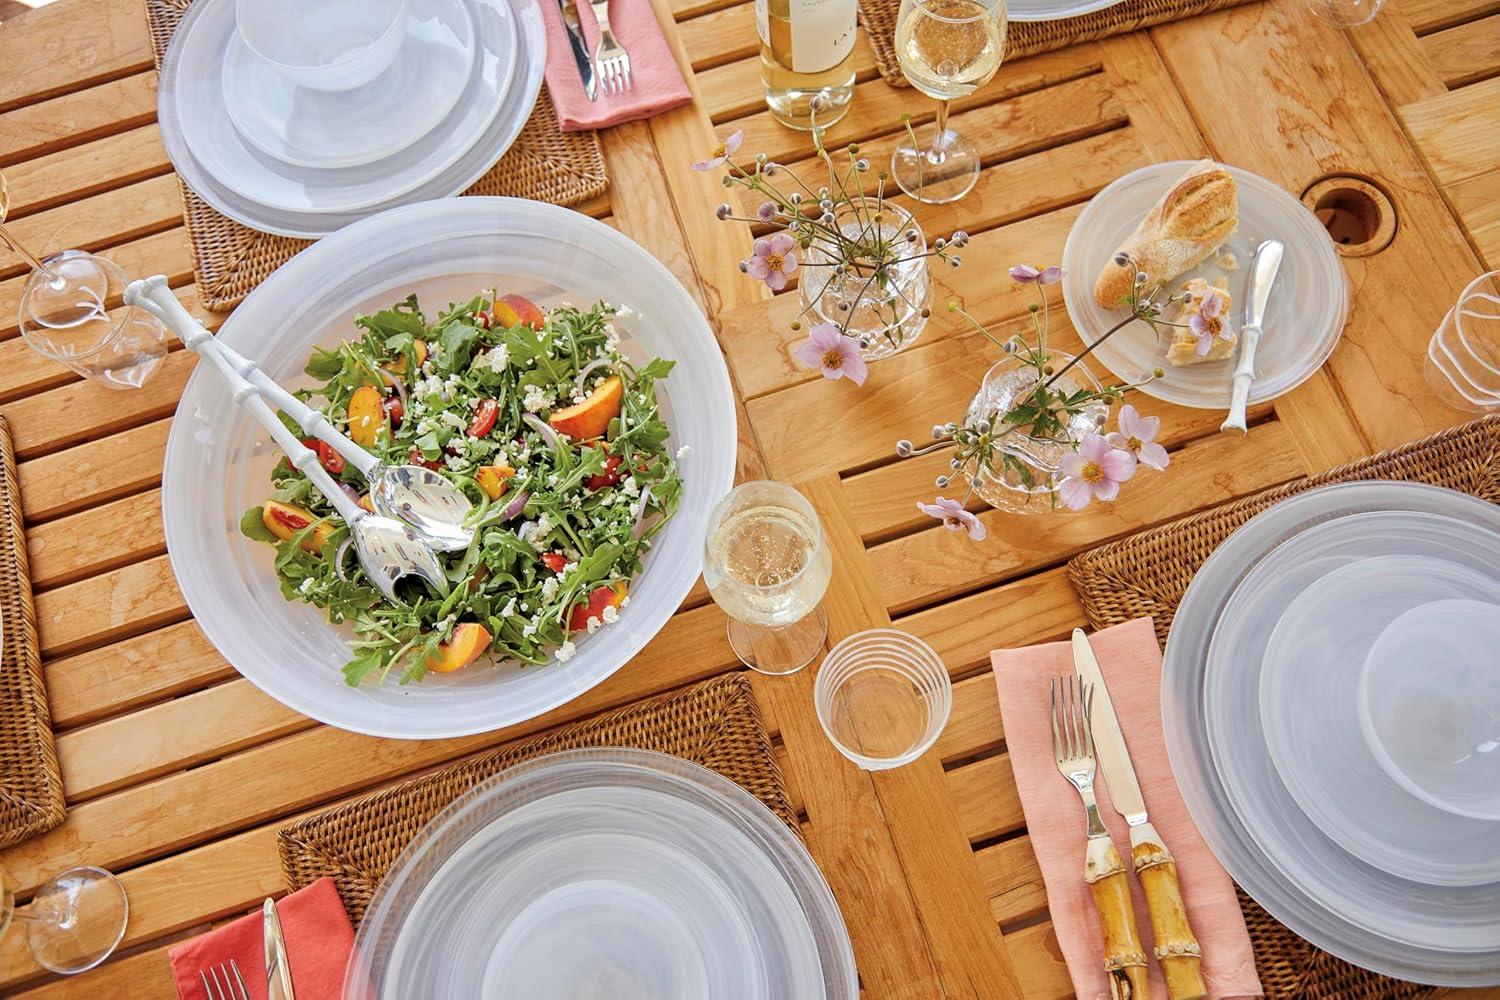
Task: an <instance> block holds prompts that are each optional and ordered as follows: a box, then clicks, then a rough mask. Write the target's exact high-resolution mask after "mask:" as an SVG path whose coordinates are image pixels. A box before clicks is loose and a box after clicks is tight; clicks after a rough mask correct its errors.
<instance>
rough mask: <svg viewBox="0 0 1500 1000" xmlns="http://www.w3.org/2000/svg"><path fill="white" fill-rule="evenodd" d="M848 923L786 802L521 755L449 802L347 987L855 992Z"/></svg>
mask: <svg viewBox="0 0 1500 1000" xmlns="http://www.w3.org/2000/svg"><path fill="white" fill-rule="evenodd" d="M858 994H859V985H858V979H857V976H856V974H855V969H854V955H853V951H852V950H851V948H850V945H849V937H848V933H847V931H846V930H845V927H844V922H843V918H842V917H841V916H840V915H839V910H838V906H837V904H836V903H835V902H834V899H833V895H832V893H831V892H830V891H829V889H828V885H827V883H826V882H824V880H823V877H822V875H821V874H820V873H819V872H818V869H817V867H816V866H815V865H814V864H813V861H812V858H811V856H809V855H808V853H807V849H806V848H805V847H803V846H802V843H801V841H799V840H798V839H797V838H796V837H795V836H794V835H793V834H792V832H791V831H790V830H789V829H787V827H786V826H785V824H783V823H782V822H781V820H779V819H778V818H777V817H776V816H775V814H773V813H772V812H771V811H770V810H769V809H767V808H766V807H765V806H764V805H762V804H761V803H760V802H759V801H757V800H756V799H754V798H753V797H751V796H750V795H749V793H747V792H745V791H744V790H743V789H741V788H740V787H739V786H737V785H735V784H734V783H732V782H730V781H728V780H726V779H725V778H723V777H720V776H719V775H717V774H715V773H713V772H712V771H709V770H707V769H705V768H702V767H699V766H698V765H697V764H692V763H689V762H688V761H685V760H681V759H679V758H676V757H670V756H667V755H665V754H659V753H652V752H649V751H645V750H630V749H602V750H574V751H568V752H564V753H559V754H553V755H551V756H548V757H543V758H541V759H539V760H536V761H532V762H529V763H526V764H521V765H519V766H517V767H515V768H512V769H511V770H508V771H505V772H503V773H502V774H499V775H497V776H496V777H495V778H493V779H491V780H490V781H488V782H485V783H484V784H482V785H480V786H478V787H477V788H475V789H474V790H473V791H472V792H470V793H468V794H467V795H465V796H464V797H463V798H462V799H459V800H458V801H457V802H455V803H454V804H453V805H451V806H449V807H448V808H447V809H446V810H445V811H444V812H443V813H441V814H440V815H439V816H438V817H437V818H435V819H434V820H433V821H432V822H431V823H429V824H428V825H427V827H426V828H425V829H424V830H423V832H422V834H421V835H420V836H419V837H418V838H417V839H416V840H415V841H414V842H413V843H412V845H411V846H410V847H408V848H407V849H406V851H405V852H404V853H403V854H402V855H401V857H400V858H399V859H397V861H396V863H395V865H394V866H393V867H392V869H391V871H390V873H389V874H388V875H387V876H386V877H385V879H384V880H383V881H382V882H381V884H380V888H379V889H378V890H377V891H376V894H375V898H374V899H373V900H372V901H371V903H370V907H369V909H368V911H367V912H366V916H365V919H364V922H363V923H362V924H361V925H360V929H359V934H358V936H357V937H356V939H355V947H354V953H353V955H352V956H351V958H350V965H349V974H348V975H347V976H346V977H345V983H344V995H345V996H346V997H349V998H356V997H357V998H359V1000H372V998H392V1000H405V998H408V997H416V996H442V997H553V998H558V1000H564V998H570V997H576V998H580V1000H582V998H593V997H609V998H611V1000H636V998H639V1000H646V998H651V1000H782V998H790V997H796V998H798V1000H823V998H829V1000H835V998H836V1000H853V998H855V997H857V996H858Z"/></svg>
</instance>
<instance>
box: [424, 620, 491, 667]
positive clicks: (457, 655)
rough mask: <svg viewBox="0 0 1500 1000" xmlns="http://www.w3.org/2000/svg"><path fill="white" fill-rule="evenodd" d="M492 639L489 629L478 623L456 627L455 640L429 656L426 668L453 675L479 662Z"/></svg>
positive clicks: (446, 643)
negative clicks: (476, 661)
mask: <svg viewBox="0 0 1500 1000" xmlns="http://www.w3.org/2000/svg"><path fill="white" fill-rule="evenodd" d="M492 638H493V637H492V636H491V635H490V631H489V629H487V628H485V627H484V626H483V625H480V624H479V623H478V622H463V623H462V624H459V625H457V626H455V627H454V629H453V638H451V639H449V640H448V641H447V642H444V643H441V644H439V645H438V648H437V649H436V651H434V652H432V653H429V654H427V661H426V664H425V666H426V667H427V669H428V670H431V671H434V672H436V673H439V674H451V673H453V671H455V670H459V669H461V668H463V667H467V666H468V665H469V664H471V663H473V662H474V661H475V660H477V659H478V658H479V654H480V653H483V652H484V651H485V650H486V649H488V648H489V646H490V641H491V639H492Z"/></svg>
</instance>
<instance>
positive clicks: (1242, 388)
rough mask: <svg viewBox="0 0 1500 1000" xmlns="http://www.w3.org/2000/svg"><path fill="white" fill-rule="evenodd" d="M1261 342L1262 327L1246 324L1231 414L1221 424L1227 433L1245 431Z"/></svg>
mask: <svg viewBox="0 0 1500 1000" xmlns="http://www.w3.org/2000/svg"><path fill="white" fill-rule="evenodd" d="M1259 344H1260V327H1258V326H1246V327H1245V328H1244V329H1242V330H1241V331H1240V360H1239V364H1238V365H1236V366H1235V369H1234V382H1233V385H1232V386H1231V389H1230V399H1229V416H1227V417H1225V418H1224V422H1223V423H1222V424H1220V425H1219V430H1220V431H1222V432H1224V433H1226V434H1230V433H1234V434H1244V433H1245V408H1246V406H1247V405H1248V404H1249V402H1250V383H1251V382H1253V381H1255V349H1256V347H1257V346H1259Z"/></svg>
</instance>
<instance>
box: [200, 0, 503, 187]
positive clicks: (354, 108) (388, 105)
mask: <svg viewBox="0 0 1500 1000" xmlns="http://www.w3.org/2000/svg"><path fill="white" fill-rule="evenodd" d="M473 68H474V18H473V16H472V15H471V14H470V13H469V7H468V3H467V2H466V0H409V2H408V4H407V26H406V37H405V40H404V41H403V42H402V43H401V49H400V51H399V52H398V53H397V54H396V59H395V61H394V62H393V63H392V64H391V66H390V68H389V69H387V70H386V71H385V72H384V73H382V74H380V76H378V77H376V78H375V79H374V80H372V81H371V82H369V83H367V84H365V85H364V86H362V87H356V88H354V89H353V90H341V91H322V90H312V89H310V88H307V87H299V86H297V85H296V84H295V83H293V82H291V81H290V80H288V79H287V78H286V77H285V76H283V75H281V74H280V73H278V72H277V71H276V68H275V67H274V66H272V65H271V64H270V63H268V62H266V61H265V60H264V59H262V58H260V57H259V56H257V55H256V54H255V53H254V52H252V51H251V49H250V46H248V45H246V44H245V41H244V39H243V38H242V37H240V35H239V33H238V32H236V33H235V34H234V36H233V37H232V38H231V39H230V41H229V52H228V56H227V58H226V59H225V62H224V71H223V81H224V82H223V86H224V107H225V109H226V110H227V111H228V112H229V117H230V120H231V121H232V122H233V123H234V127H235V128H236V129H237V130H238V131H239V133H240V135H241V136H242V137H243V138H244V139H245V141H246V142H248V143H250V145H252V146H254V147H255V148H256V149H258V150H260V151H261V152H262V153H265V154H266V155H267V156H270V157H271V158H272V159H275V160H279V161H281V162H283V163H291V164H295V165H297V166H303V167H314V168H318V169H324V170H326V169H330V168H335V167H356V166H359V165H361V164H365V163H371V162H374V161H375V160H379V159H382V158H384V157H387V156H390V155H392V154H394V153H397V152H400V151H401V150H403V149H406V148H407V147H408V146H410V145H412V144H413V143H414V142H416V141H417V140H418V139H420V138H422V137H423V136H424V135H426V134H427V133H428V132H431V131H432V130H433V128H434V127H435V126H436V125H437V124H438V123H439V122H441V121H442V120H443V119H444V118H446V117H447V116H448V112H450V111H452V110H453V106H454V105H455V104H457V103H458V99H459V97H460V96H461V95H462V94H463V92H464V89H465V87H466V85H467V83H468V81H469V77H470V76H471V75H472V70H473Z"/></svg>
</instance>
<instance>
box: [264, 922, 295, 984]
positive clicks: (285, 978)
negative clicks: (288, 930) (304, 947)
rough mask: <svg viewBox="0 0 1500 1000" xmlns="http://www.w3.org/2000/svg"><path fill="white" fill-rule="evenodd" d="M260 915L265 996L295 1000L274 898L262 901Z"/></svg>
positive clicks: (290, 970) (284, 940)
mask: <svg viewBox="0 0 1500 1000" xmlns="http://www.w3.org/2000/svg"><path fill="white" fill-rule="evenodd" d="M260 915H261V932H262V937H263V938H264V944H265V954H266V996H267V997H268V998H269V1000H295V998H294V997H293V995H292V969H291V966H289V965H287V964H286V939H285V938H283V937H282V936H281V918H280V917H278V916H277V915H276V902H275V900H271V899H268V900H266V901H265V902H264V903H262V904H261V907H260Z"/></svg>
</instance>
